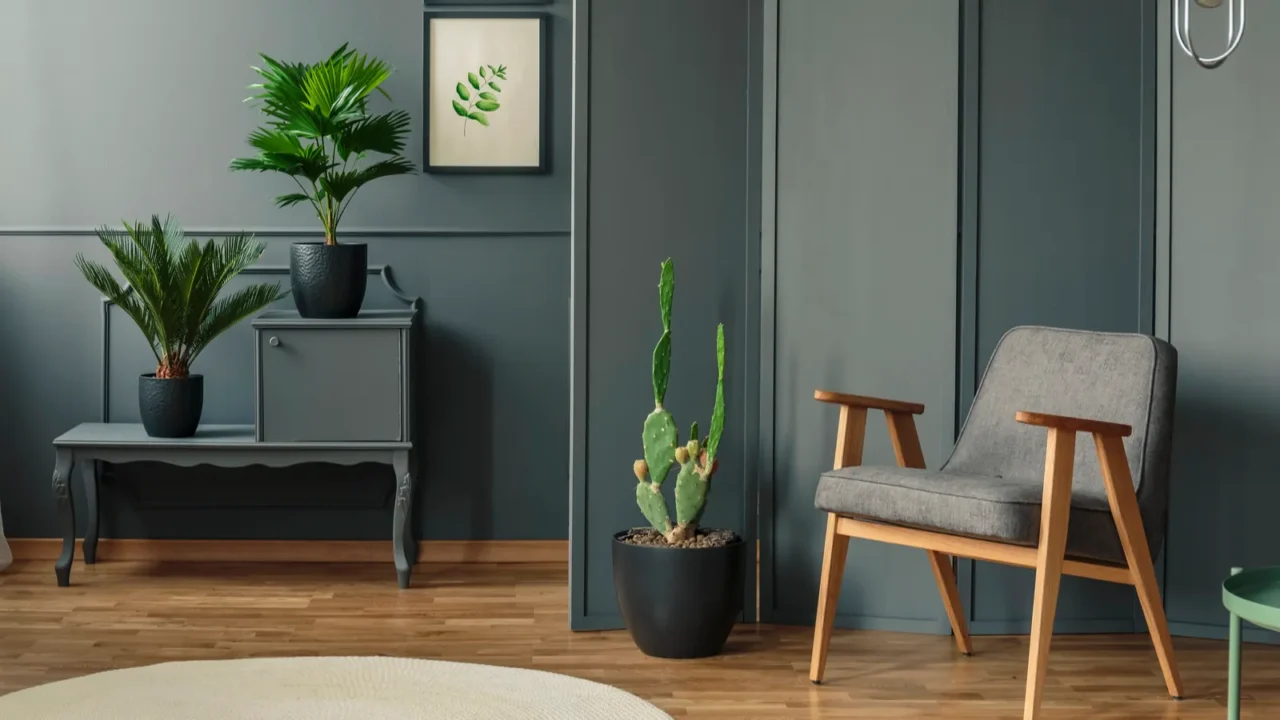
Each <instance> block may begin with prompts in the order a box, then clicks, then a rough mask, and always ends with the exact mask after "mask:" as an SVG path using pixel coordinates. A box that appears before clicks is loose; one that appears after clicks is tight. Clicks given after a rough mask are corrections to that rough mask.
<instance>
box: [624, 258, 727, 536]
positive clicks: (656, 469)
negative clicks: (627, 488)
mask: <svg viewBox="0 0 1280 720" xmlns="http://www.w3.org/2000/svg"><path fill="white" fill-rule="evenodd" d="M674 296H675V264H674V263H673V262H672V261H671V259H670V258H667V260H666V261H664V262H663V263H662V272H661V274H660V276H659V280H658V305H659V309H660V310H661V313H662V336H661V337H659V338H658V344H657V346H655V347H654V349H653V402H654V409H653V412H651V413H649V416H648V417H646V418H645V421H644V432H643V435H642V440H643V442H644V459H643V460H636V461H635V464H634V466H633V468H632V469H633V471H634V472H635V476H636V480H637V481H638V482H637V484H636V504H637V505H639V506H640V512H642V513H643V514H644V517H645V519H646V520H648V521H649V524H650V525H651V526H653V528H654V529H655V530H657V531H658V532H660V533H662V534H663V535H664V536H665V537H666V539H667V542H669V543H672V544H675V543H678V542H681V541H683V540H686V539H688V538H691V537H693V536H694V534H695V533H696V532H697V529H698V522H699V521H700V520H701V519H702V513H703V510H704V509H705V508H706V502H707V492H708V490H709V489H710V487H711V476H712V475H714V474H715V472H716V469H717V468H718V467H719V464H718V463H717V462H716V452H717V451H718V450H719V448H720V437H721V435H722V434H723V433H724V325H723V324H721V325H720V326H719V327H718V328H717V329H716V399H715V407H714V408H713V409H712V412H711V433H710V435H708V436H707V438H706V441H705V444H704V442H703V440H702V439H701V438H700V437H699V436H698V424H697V423H696V422H695V423H693V426H692V427H691V428H690V430H689V441H688V442H687V443H686V444H685V445H680V440H679V431H678V430H677V429H676V423H675V420H674V419H673V418H672V417H671V413H669V412H667V410H666V409H665V408H663V406H662V403H663V401H664V400H665V399H666V395H667V379H668V377H669V376H670V374H671V302H672V299H673V298H674ZM675 464H679V466H680V469H679V470H678V471H677V473H676V492H675V497H676V522H675V524H672V522H671V516H670V513H669V511H668V510H667V501H666V498H665V497H663V495H662V482H663V480H665V479H666V477H667V473H669V472H670V471H671V466H672V465H675Z"/></svg>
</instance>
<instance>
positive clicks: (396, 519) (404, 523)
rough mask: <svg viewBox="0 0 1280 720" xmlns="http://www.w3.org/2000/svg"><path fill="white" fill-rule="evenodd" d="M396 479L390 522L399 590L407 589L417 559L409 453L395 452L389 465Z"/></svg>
mask: <svg viewBox="0 0 1280 720" xmlns="http://www.w3.org/2000/svg"><path fill="white" fill-rule="evenodd" d="M391 466H392V469H393V470H394V471H395V478H396V507H395V514H394V515H393V516H392V522H391V544H392V550H393V553H394V555H395V561H396V580H397V581H398V582H399V583H400V589H402V590H403V589H405V588H407V587H409V576H410V574H411V573H412V572H413V563H414V561H415V560H416V559H417V558H416V555H417V543H416V542H415V541H414V539H413V472H412V471H411V470H410V468H409V453H408V452H397V453H396V454H395V457H394V458H393V459H392V463H391Z"/></svg>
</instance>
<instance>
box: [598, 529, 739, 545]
mask: <svg viewBox="0 0 1280 720" xmlns="http://www.w3.org/2000/svg"><path fill="white" fill-rule="evenodd" d="M737 539H738V533H735V532H733V531H732V530H704V529H702V528H698V532H697V533H696V534H694V536H693V537H691V538H686V539H684V540H681V541H680V542H678V543H676V544H674V545H672V544H671V543H668V542H667V539H666V538H665V537H663V536H662V533H660V532H658V531H657V530H654V529H653V528H632V529H631V530H628V531H626V533H624V534H623V535H621V536H620V537H619V538H618V541H619V542H624V543H626V544H628V545H657V546H659V547H667V548H713V547H724V546H725V545H728V544H729V543H731V542H733V541H734V540H737Z"/></svg>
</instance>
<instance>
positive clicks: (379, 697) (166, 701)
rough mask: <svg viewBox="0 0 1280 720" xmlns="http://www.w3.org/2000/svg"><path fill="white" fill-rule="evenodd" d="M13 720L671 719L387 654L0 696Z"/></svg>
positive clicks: (539, 675) (481, 671) (545, 686)
mask: <svg viewBox="0 0 1280 720" xmlns="http://www.w3.org/2000/svg"><path fill="white" fill-rule="evenodd" d="M0 718H13V719H14V720H17V719H18V718H22V720H436V719H437V718H439V719H441V720H443V719H446V718H447V719H448V720H472V719H474V720H491V719H495V718H499V719H501V720H524V719H528V720H596V719H597V718H599V719H600V720H621V719H622V718H626V719H627V720H649V719H650V718H652V719H653V720H670V716H668V715H667V714H666V713H664V712H662V711H661V710H659V709H658V708H656V707H654V706H653V705H650V704H649V703H647V702H645V701H643V700H641V699H640V698H638V697H635V696H634V695H630V694H628V693H625V692H623V691H621V690H618V689H615V688H611V687H609V686H607V685H601V684H599V683H594V682H589V681H587V680H579V679H578V678H571V677H567V676H564V675H556V674H554V673H548V672H540V671H537V670H519V669H515V668H504V667H494V666H492V665H473V664H469V663H454V662H442V661H438V660H414V659H410V658H389V657H317V658H308V657H303V658H262V659H251V660H201V661H193V662H171V663H162V664H159V665H149V666H146V667H138V668H129V669H126V670H112V671H109V672H102V673H97V674H95V675H86V676H84V677H80V678H74V679H71V680H63V681H61V682H55V683H50V684H48V685H41V686H39V687H34V688H30V689H27V690H19V691H18V692H16V693H12V694H9V695H5V696H3V697H0Z"/></svg>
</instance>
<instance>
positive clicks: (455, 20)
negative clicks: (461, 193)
mask: <svg viewBox="0 0 1280 720" xmlns="http://www.w3.org/2000/svg"><path fill="white" fill-rule="evenodd" d="M548 20H549V16H548V15H547V14H546V13H545V12H539V11H498V12H494V11H486V12H467V11H449V12H440V11H425V12H424V13H423V24H422V37H423V53H422V57H423V61H422V62H423V113H422V116H423V128H424V130H423V140H424V142H423V155H424V157H423V168H424V170H425V171H426V172H428V173H457V174H513V173H514V174H521V173H545V172H547V171H548V163H547V133H548V131H549V124H550V123H549V110H550V104H549V102H548V99H547V82H548V74H547V58H548V55H549V53H550V23H549V21H548ZM491 62H492V63H494V64H490V63H491Z"/></svg>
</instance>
